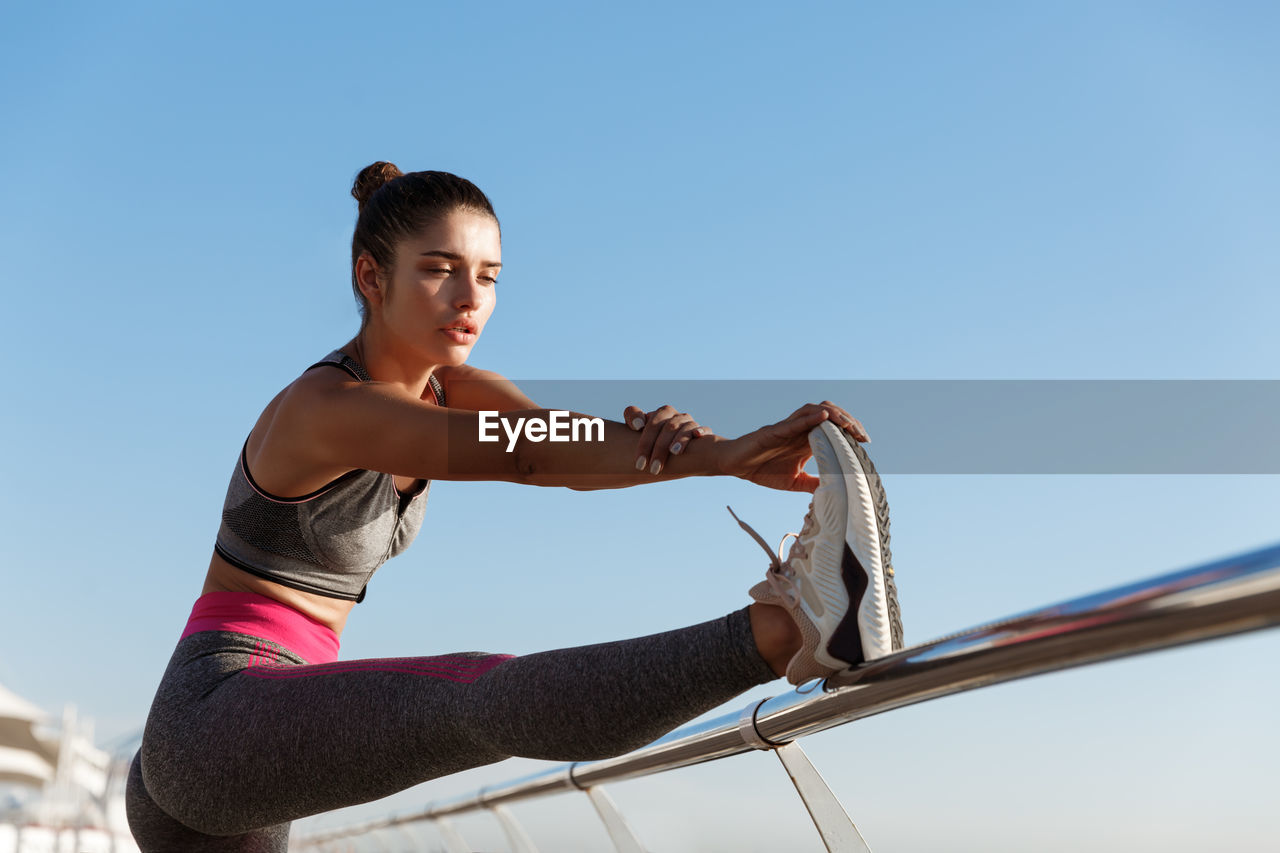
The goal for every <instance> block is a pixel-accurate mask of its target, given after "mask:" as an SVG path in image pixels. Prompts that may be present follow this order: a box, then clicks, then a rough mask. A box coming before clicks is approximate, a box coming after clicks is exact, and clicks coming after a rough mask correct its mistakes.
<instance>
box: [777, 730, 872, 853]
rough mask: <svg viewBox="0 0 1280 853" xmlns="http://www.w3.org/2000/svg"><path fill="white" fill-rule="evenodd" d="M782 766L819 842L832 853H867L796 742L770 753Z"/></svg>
mask: <svg viewBox="0 0 1280 853" xmlns="http://www.w3.org/2000/svg"><path fill="white" fill-rule="evenodd" d="M773 751H774V752H775V753H776V754H777V756H778V759H779V760H780V761H781V762H782V766H783V767H785V768H787V775H788V776H790V777H791V781H792V782H794V783H795V786H796V791H797V792H799V794H800V799H802V800H804V807H805V808H806V809H808V810H809V816H810V817H812V818H813V825H814V826H816V827H818V834H819V835H821V836H822V843H823V844H825V845H827V849H828V850H830V851H832V853H837V851H838V853H846V851H847V853H871V848H870V847H868V846H867V842H866V841H864V840H863V839H862V834H861V833H860V832H858V827H856V826H854V825H853V821H852V820H851V819H850V818H849V813H848V812H846V811H845V810H844V806H842V805H841V804H840V800H839V799H838V798H837V797H836V795H835V794H834V793H833V792H832V790H831V788H830V787H828V786H827V783H826V782H825V781H824V780H823V778H822V775H821V774H820V773H818V768H816V767H814V766H813V762H812V761H810V760H809V756H807V755H805V754H804V750H803V749H801V748H800V744H799V743H797V742H796V741H792V742H791V743H788V744H784V745H783V746H779V747H775V748H774V750H773Z"/></svg>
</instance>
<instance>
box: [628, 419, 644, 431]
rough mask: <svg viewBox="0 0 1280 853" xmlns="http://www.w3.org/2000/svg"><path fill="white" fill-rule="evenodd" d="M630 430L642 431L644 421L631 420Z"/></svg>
mask: <svg viewBox="0 0 1280 853" xmlns="http://www.w3.org/2000/svg"><path fill="white" fill-rule="evenodd" d="M631 428H632V429H644V421H643V420H642V419H641V418H633V419H632V420H631Z"/></svg>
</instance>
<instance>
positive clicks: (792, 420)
mask: <svg viewBox="0 0 1280 853" xmlns="http://www.w3.org/2000/svg"><path fill="white" fill-rule="evenodd" d="M495 412H496V410H495ZM560 414H561V415H563V417H561V418H558V420H560V421H561V423H562V425H563V423H564V422H566V421H572V420H573V419H574V418H581V417H584V416H581V415H575V414H574V413H560ZM828 417H831V418H832V419H833V420H835V421H836V422H837V423H839V424H841V425H847V422H850V421H852V419H851V418H849V417H848V415H847V413H845V412H844V411H843V410H842V409H839V408H838V407H835V406H834V405H833V404H830V403H823V404H811V405H808V406H805V407H802V408H801V409H798V410H797V411H796V412H794V413H793V414H792V415H791V416H789V417H788V418H785V419H783V420H782V421H779V422H777V423H775V424H770V425H768V426H765V427H762V428H760V429H758V430H756V431H754V432H752V433H748V434H747V435H745V436H742V437H741V438H737V439H732V440H730V439H725V438H722V437H720V436H705V437H702V438H700V439H698V440H697V441H693V442H690V443H689V445H688V447H687V448H686V449H685V450H684V451H683V452H682V453H681V454H679V455H678V456H675V457H673V458H671V459H670V460H669V462H668V464H667V466H666V467H664V468H663V470H662V471H661V473H660V474H658V475H656V476H655V475H654V474H652V473H649V472H648V471H640V470H637V468H636V464H635V441H636V439H635V433H634V432H632V431H631V430H630V429H629V428H628V427H627V426H625V425H623V424H620V423H618V422H616V421H608V420H604V419H600V418H597V419H593V421H594V423H593V424H591V425H590V426H588V427H587V428H586V429H579V430H578V432H577V435H576V436H575V435H574V434H573V430H572V428H571V427H570V428H565V432H566V437H568V438H569V440H566V441H552V440H549V437H547V436H548V429H547V428H548V427H550V428H552V429H554V424H555V422H556V420H557V418H554V417H553V411H552V410H548V409H541V408H538V409H524V410H514V411H512V410H508V411H505V412H500V413H494V412H491V413H490V414H487V415H486V414H484V413H482V412H476V411H467V410H463V409H454V408H441V407H439V406H436V405H434V404H432V403H428V402H425V401H424V400H421V399H418V398H415V397H413V396H412V395H410V394H409V393H408V392H407V391H405V390H403V389H402V388H401V387H400V386H398V385H395V384H391V383H383V382H357V381H352V380H348V379H346V378H345V377H334V376H332V375H321V374H320V373H319V372H318V371H317V372H313V373H311V374H304V375H303V377H301V378H300V379H299V380H298V381H296V382H295V383H294V384H293V385H292V386H290V388H289V389H288V391H286V393H285V395H284V398H283V399H282V400H281V405H280V407H279V408H278V409H277V410H276V413H275V416H274V417H273V418H272V419H271V422H270V424H268V428H267V436H266V441H268V442H269V443H271V444H272V445H273V451H272V452H273V453H274V454H279V455H284V456H287V460H281V461H282V462H284V464H285V465H286V466H287V467H288V468H291V469H293V470H299V469H302V470H311V471H332V472H334V476H336V475H337V474H340V473H342V472H343V471H347V470H351V469H355V468H363V469H368V470H372V471H383V472H386V473H389V474H397V475H401V476H411V477H415V478H419V479H431V480H496V481H506V482H514V483H525V484H529V485H537V486H565V487H568V488H574V489H610V488H624V487H627V486H634V485H638V484H640V483H652V482H660V481H665V480H674V479H679V478H683V477H691V476H707V475H714V474H727V475H731V476H738V477H744V478H746V479H749V480H752V481H753V482H757V483H760V484H761V485H766V486H769V487H771V488H777V489H788V490H797V489H802V490H808V491H812V490H813V488H814V487H815V486H816V479H815V478H813V477H810V476H809V475H808V474H805V473H804V472H803V470H802V469H803V466H804V462H805V460H806V459H808V457H809V448H808V441H807V434H808V431H809V430H810V429H812V428H813V427H814V426H816V425H817V424H818V423H819V422H821V421H822V420H825V419H826V418H828ZM531 423H533V424H538V423H540V424H542V425H543V426H542V428H541V429H539V428H538V427H537V426H535V427H533V428H532V429H531V428H530V424H531ZM852 423H855V424H856V421H852ZM580 426H581V425H580ZM562 428H563V427H562ZM859 429H860V426H859ZM273 433H274V434H275V435H276V436H280V440H276V441H272V434H273ZM539 435H541V436H543V438H542V440H538V438H539ZM483 439H488V440H483Z"/></svg>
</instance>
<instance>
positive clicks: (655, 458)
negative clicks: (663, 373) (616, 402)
mask: <svg viewBox="0 0 1280 853" xmlns="http://www.w3.org/2000/svg"><path fill="white" fill-rule="evenodd" d="M622 420H623V422H624V423H625V424H626V425H627V426H629V427H631V429H633V430H635V431H636V432H638V433H640V445H639V447H638V448H637V454H638V455H637V457H636V470H637V471H646V470H647V471H648V472H649V473H650V474H653V475H654V476H657V475H658V474H660V473H662V467H663V466H664V465H666V464H667V459H668V458H670V457H671V456H675V455H678V454H679V453H680V452H681V451H683V450H684V449H685V447H687V446H688V444H689V442H691V441H693V440H694V439H695V438H697V437H698V436H701V435H710V434H711V430H710V429H708V428H707V427H704V426H699V425H698V422H697V421H695V420H694V419H693V418H691V417H689V415H687V414H685V413H684V412H677V411H676V410H675V409H673V408H671V407H670V406H663V407H662V408H660V409H655V410H654V411H652V412H645V411H644V410H643V409H641V408H640V407H639V406H627V408H626V409H625V410H624V411H623V412H622Z"/></svg>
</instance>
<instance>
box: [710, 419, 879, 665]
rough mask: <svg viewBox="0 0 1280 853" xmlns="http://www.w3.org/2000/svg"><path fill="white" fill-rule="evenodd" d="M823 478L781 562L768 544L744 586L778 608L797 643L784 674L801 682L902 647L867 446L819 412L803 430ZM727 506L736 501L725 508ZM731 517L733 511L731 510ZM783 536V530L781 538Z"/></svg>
mask: <svg viewBox="0 0 1280 853" xmlns="http://www.w3.org/2000/svg"><path fill="white" fill-rule="evenodd" d="M809 446H810V447H811V448H812V449H813V458H814V460H815V461H816V462H817V465H818V477H819V479H820V481H821V482H820V483H819V485H818V490H817V491H816V492H815V493H814V496H813V502H812V503H810V504H809V512H808V513H807V514H806V515H805V519H804V526H803V527H801V528H800V533H799V534H793V533H789V534H787V535H788V536H795V537H796V541H795V544H793V545H792V546H791V551H790V552H788V554H787V558H786V560H785V561H783V560H781V559H780V557H781V547H779V556H778V557H775V556H774V554H773V553H772V552H770V551H769V546H768V545H767V544H765V541H764V540H763V539H762V538H761V537H760V535H759V534H758V533H756V532H755V531H754V530H752V529H751V528H750V527H748V526H747V525H746V524H745V523H744V522H742V521H741V520H740V519H739V520H738V524H740V525H741V526H742V528H743V529H744V530H746V531H747V532H748V533H749V534H751V536H752V537H753V538H754V539H755V540H756V541H757V542H759V543H760V545H761V546H762V547H763V548H764V549H765V551H766V552H767V553H769V559H770V561H771V562H772V565H771V566H770V568H769V572H768V574H767V575H766V576H765V579H764V580H763V581H761V582H760V583H758V584H756V585H755V586H754V587H752V588H751V597H752V598H754V599H755V600H756V601H759V602H760V603H762V604H774V605H778V606H780V607H785V608H786V609H787V611H788V612H790V613H791V616H792V618H793V619H795V621H796V624H797V625H798V626H799V628H800V634H801V637H802V638H803V641H804V642H803V645H802V646H801V649H800V651H799V652H797V653H796V654H795V656H794V657H793V658H792V659H791V662H790V663H789V664H788V665H787V680H788V681H790V682H791V683H792V684H803V683H804V682H806V681H809V680H810V679H813V678H825V677H827V676H829V675H831V674H832V673H834V672H839V671H840V670H843V669H847V668H848V667H850V666H856V665H858V664H860V663H863V662H865V661H869V660H874V659H875V658H878V657H883V656H885V655H887V654H890V653H891V652H894V651H896V650H898V649H900V648H902V616H901V613H900V611H899V609H898V593H897V589H896V588H895V586H894V582H893V566H892V563H891V558H890V554H889V503H888V501H887V500H886V498H885V494H884V487H883V486H882V485H881V483H880V477H879V475H878V474H876V469H875V466H873V465H872V464H871V459H870V458H868V456H867V453H866V451H865V450H863V449H862V447H860V446H859V445H858V443H857V442H856V441H854V440H853V439H852V438H851V437H850V436H848V435H847V434H846V433H845V432H844V431H843V430H842V429H840V428H839V427H837V426H835V425H834V424H832V423H831V422H830V421H824V422H822V423H821V424H819V425H818V426H816V427H814V429H813V430H812V431H811V432H810V433H809ZM729 512H730V513H732V512H733V510H729ZM734 518H735V519H737V518H738V517H737V515H734ZM783 541H784V542H785V541H786V538H785V537H784V538H783Z"/></svg>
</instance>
